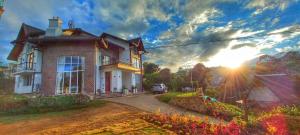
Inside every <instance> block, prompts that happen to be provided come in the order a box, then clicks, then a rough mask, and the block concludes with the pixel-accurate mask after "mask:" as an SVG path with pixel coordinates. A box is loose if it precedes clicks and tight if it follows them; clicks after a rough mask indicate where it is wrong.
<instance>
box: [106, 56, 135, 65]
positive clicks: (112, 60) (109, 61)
mask: <svg viewBox="0 0 300 135" xmlns="http://www.w3.org/2000/svg"><path fill="white" fill-rule="evenodd" d="M101 63H102V64H101V66H106V65H115V64H120V63H121V64H126V65H129V66H133V64H131V63H128V62H125V61H121V60H119V59H117V58H110V59H107V60H102V61H101Z"/></svg>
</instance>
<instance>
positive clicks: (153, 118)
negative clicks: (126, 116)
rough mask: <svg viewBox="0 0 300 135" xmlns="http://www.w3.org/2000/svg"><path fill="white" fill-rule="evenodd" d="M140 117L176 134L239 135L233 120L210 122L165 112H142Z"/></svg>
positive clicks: (239, 129)
mask: <svg viewBox="0 0 300 135" xmlns="http://www.w3.org/2000/svg"><path fill="white" fill-rule="evenodd" d="M141 118H142V119H144V120H146V121H148V122H150V123H154V124H156V125H158V126H161V127H163V128H166V129H169V130H172V131H174V132H176V133H177V134H193V135H200V134H201V135H239V134H241V131H242V130H241V127H240V126H239V125H238V124H236V123H235V122H230V123H228V124H222V123H220V124H210V123H208V118H205V119H203V120H201V119H200V118H198V117H188V116H182V115H177V114H173V115H166V114H143V115H142V116H141Z"/></svg>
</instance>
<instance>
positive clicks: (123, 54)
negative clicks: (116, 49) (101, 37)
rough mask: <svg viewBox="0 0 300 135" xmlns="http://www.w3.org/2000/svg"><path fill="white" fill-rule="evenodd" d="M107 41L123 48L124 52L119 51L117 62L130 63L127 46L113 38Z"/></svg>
mask: <svg viewBox="0 0 300 135" xmlns="http://www.w3.org/2000/svg"><path fill="white" fill-rule="evenodd" d="M108 41H109V42H112V43H114V44H116V45H119V46H121V47H123V48H125V50H123V51H120V54H119V60H120V61H122V62H126V63H130V50H129V44H128V43H126V42H122V41H119V40H116V39H113V38H108Z"/></svg>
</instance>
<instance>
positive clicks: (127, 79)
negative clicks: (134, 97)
mask: <svg viewBox="0 0 300 135" xmlns="http://www.w3.org/2000/svg"><path fill="white" fill-rule="evenodd" d="M122 74H123V76H122V80H123V85H122V87H123V86H124V87H125V88H127V89H129V90H131V88H132V84H131V73H130V72H125V71H123V73H122Z"/></svg>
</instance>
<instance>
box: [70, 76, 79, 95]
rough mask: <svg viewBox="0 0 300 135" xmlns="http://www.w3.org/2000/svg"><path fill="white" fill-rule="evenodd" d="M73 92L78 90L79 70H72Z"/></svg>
mask: <svg viewBox="0 0 300 135" xmlns="http://www.w3.org/2000/svg"><path fill="white" fill-rule="evenodd" d="M71 73H72V75H71V93H76V92H77V79H78V78H77V72H71Z"/></svg>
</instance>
